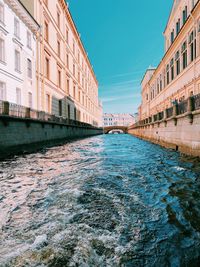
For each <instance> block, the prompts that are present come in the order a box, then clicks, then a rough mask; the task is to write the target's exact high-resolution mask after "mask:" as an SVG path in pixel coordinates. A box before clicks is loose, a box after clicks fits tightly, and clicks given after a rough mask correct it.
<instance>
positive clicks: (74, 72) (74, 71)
mask: <svg viewBox="0 0 200 267" xmlns="http://www.w3.org/2000/svg"><path fill="white" fill-rule="evenodd" d="M75 74H76V69H75V64H73V75H74V77H75Z"/></svg>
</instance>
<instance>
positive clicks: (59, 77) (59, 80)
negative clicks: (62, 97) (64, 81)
mask: <svg viewBox="0 0 200 267" xmlns="http://www.w3.org/2000/svg"><path fill="white" fill-rule="evenodd" d="M58 87H59V88H61V70H60V69H58Z"/></svg>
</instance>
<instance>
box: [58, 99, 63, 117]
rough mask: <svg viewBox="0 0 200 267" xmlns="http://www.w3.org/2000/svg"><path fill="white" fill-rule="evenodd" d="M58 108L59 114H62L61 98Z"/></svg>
mask: <svg viewBox="0 0 200 267" xmlns="http://www.w3.org/2000/svg"><path fill="white" fill-rule="evenodd" d="M58 109H59V116H60V117H61V116H62V100H59V102H58Z"/></svg>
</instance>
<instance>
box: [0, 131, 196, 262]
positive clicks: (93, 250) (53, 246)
mask: <svg viewBox="0 0 200 267" xmlns="http://www.w3.org/2000/svg"><path fill="white" fill-rule="evenodd" d="M0 266H1V267H2V266H3V267H4V266H5V267H10V266H17V267H25V266H37V267H45V266H50V267H64V266H69V267H70V266H81V267H88V266H89V267H90V266H91V267H93V266H94V267H104V266H105V267H106V266H112V267H118V266H123V267H140V266H145V267H151V266H156V267H157V266H158V267H165V266H172V267H178V266H188V267H192V266H193V267H196V266H197V267H199V266H200V164H199V162H198V161H197V160H194V159H191V158H188V157H181V156H180V155H179V154H178V153H177V152H174V151H169V150H166V149H163V148H161V147H159V146H156V145H153V144H150V143H148V142H145V141H142V140H139V139H136V138H134V137H132V136H129V135H104V136H98V137H92V138H87V139H83V140H79V141H75V142H71V143H68V144H65V145H63V146H59V147H54V148H50V149H46V150H42V151H40V152H37V153H35V154H29V155H24V156H18V157H15V158H12V159H9V160H5V161H2V162H0Z"/></svg>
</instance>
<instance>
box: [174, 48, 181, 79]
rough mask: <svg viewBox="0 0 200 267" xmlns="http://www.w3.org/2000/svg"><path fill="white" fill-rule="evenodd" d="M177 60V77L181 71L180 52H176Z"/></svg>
mask: <svg viewBox="0 0 200 267" xmlns="http://www.w3.org/2000/svg"><path fill="white" fill-rule="evenodd" d="M175 60H176V75H177V76H178V75H179V74H180V71H181V68H180V67H181V66H180V53H179V51H177V52H176V55H175Z"/></svg>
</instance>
